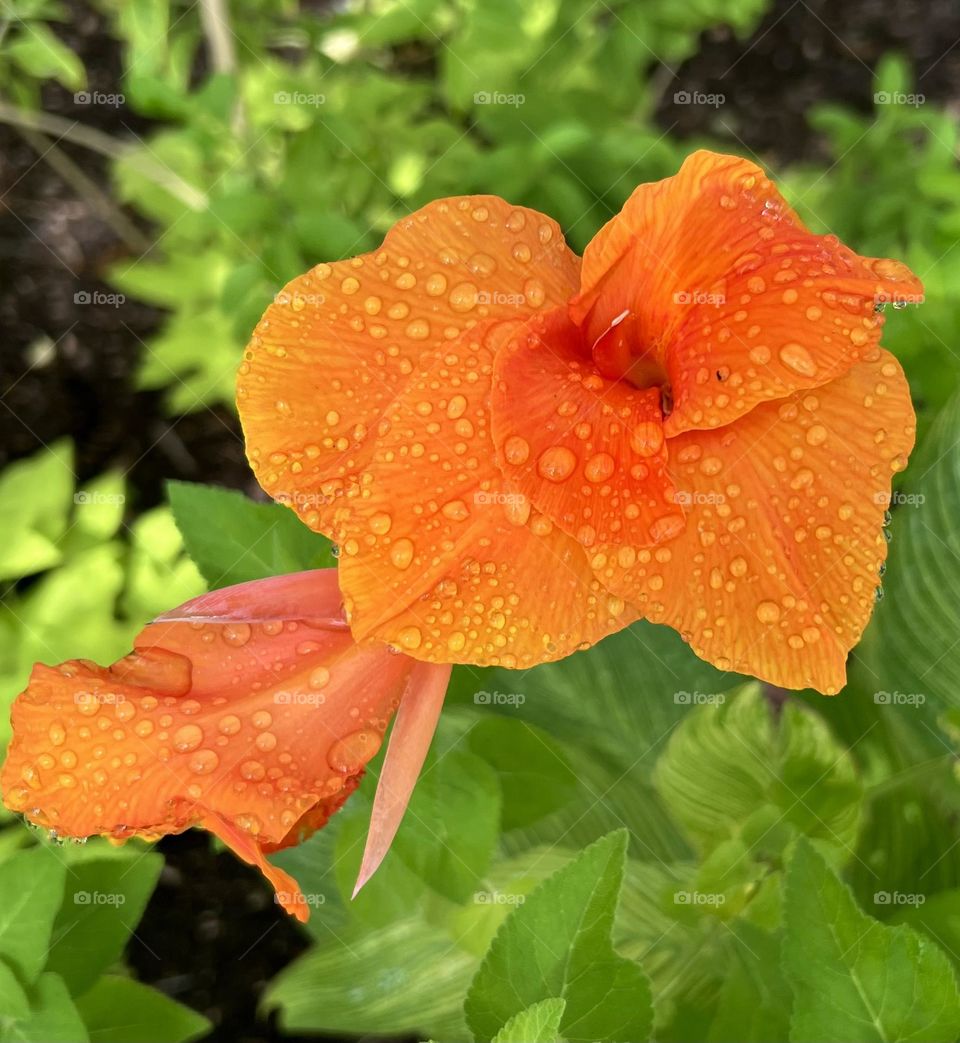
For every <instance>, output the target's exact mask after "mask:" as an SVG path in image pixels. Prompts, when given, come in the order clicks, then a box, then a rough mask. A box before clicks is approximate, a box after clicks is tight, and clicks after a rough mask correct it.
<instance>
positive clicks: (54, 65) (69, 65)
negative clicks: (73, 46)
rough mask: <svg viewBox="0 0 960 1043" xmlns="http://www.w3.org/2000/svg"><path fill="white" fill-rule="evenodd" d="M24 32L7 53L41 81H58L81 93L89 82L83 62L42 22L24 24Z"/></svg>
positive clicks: (23, 68)
mask: <svg viewBox="0 0 960 1043" xmlns="http://www.w3.org/2000/svg"><path fill="white" fill-rule="evenodd" d="M21 25H22V27H23V28H22V31H21V32H20V33H18V34H17V37H16V39H15V40H13V41H12V42H11V43H9V44H8V45H7V46H6V48H5V50H6V52H7V55H8V57H9V58H10V59H11V60H12V61H13V62H15V63H16V64H17V65H18V66H19V67H20V68H21V69H22V70H23V71H24V72H26V73H29V75H31V76H36V78H37V79H38V80H48V79H51V80H57V82H58V83H62V84H63V86H64V87H66V88H68V90H72V91H78V90H80V88H81V87H82V86H83V85H84V83H85V82H86V79H87V75H86V72H85V71H84V68H83V62H81V61H80V59H79V58H78V57H77V56H76V55H75V54H74V53H73V51H71V50H70V48H69V47H67V45H66V44H65V43H62V42H61V41H60V40H59V39H58V38H57V37H56V36H55V35H54V34H53V32H52V31H51V30H50V28H49V27H48V26H46V25H44V24H43V22H22V23H21Z"/></svg>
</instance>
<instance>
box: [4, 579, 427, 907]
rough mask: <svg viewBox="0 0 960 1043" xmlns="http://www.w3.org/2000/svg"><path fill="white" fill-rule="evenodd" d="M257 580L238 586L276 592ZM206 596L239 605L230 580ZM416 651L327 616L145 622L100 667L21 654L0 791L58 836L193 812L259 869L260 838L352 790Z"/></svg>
mask: <svg viewBox="0 0 960 1043" xmlns="http://www.w3.org/2000/svg"><path fill="white" fill-rule="evenodd" d="M311 575H312V577H313V580H314V582H313V584H312V586H313V587H314V588H315V591H316V595H317V596H316V598H314V599H310V600H308V602H307V606H306V610H307V611H309V610H311V609H312V608H313V606H314V605H316V606H319V607H320V608H324V607H328V606H329V600H330V598H332V597H333V596H334V595H333V593H332V590H333V589H335V588H331V585H330V580H329V577H328V576H326V575H324V574H323V573H316V574H311ZM284 580H285V578H281V579H280V581H279V583H278V584H277V590H279V591H281V592H282V591H284V590H286V591H287V592H288V593H289V590H290V585H289V584H285V582H284ZM272 583H273V581H271V580H265V581H260V582H259V583H257V584H244V587H248V588H249V587H254V588H258V589H259V590H260V591H261V592H264V591H265V593H263V597H264V601H265V603H266V604H269V603H270V602H271V599H272V600H273V601H274V602H275V603H277V602H278V601H282V597H283V595H282V594H278V595H276V596H274V595H272V594H271V589H270V588H271V584H272ZM297 585H299V586H300V587H301V590H302V591H303V590H306V587H307V586H309V585H310V584H305V581H304V580H303V579H300V580H298V581H297ZM210 598H211V599H213V600H218V599H219V600H220V601H230V602H232V603H233V606H234V608H235V609H236V608H237V607H238V606H239V605H240V602H239V601H238V596H237V594H236V591H230V590H226V591H218V592H216V593H215V594H213V595H210ZM198 600H199V601H201V602H202V601H203V599H198ZM337 600H339V599H337ZM195 604H196V603H195V602H192V603H188V606H184V609H185V610H186V613H185V614H189V613H190V611H192V610H191V609H190V605H195ZM257 611H258V610H257V608H256V607H255V606H253V605H251V606H250V607H249V608H248V609H247V614H248V615H251V616H256V615H257ZM300 611H301V613H303V612H304V605H303V604H301V607H300ZM417 665H418V664H415V663H414V662H413V661H412V660H410V659H407V658H406V657H405V656H398V655H393V654H391V653H390V652H389V651H388V650H387V649H386V648H385V647H383V646H374V647H366V648H360V647H358V646H357V645H356V644H355V643H354V642H353V639H352V638H351V636H350V633H349V631H348V630H346V629H345V628H343V626H342V623H341V624H340V625H337V626H333V627H331V626H330V625H327V624H326V623H324V622H321V623H317V622H313V621H308V620H304V619H287V620H283V621H281V620H268V621H266V622H255V623H249V622H242V621H231V622H226V623H210V622H202V621H199V620H194V621H191V622H187V621H181V622H158V623H154V624H151V625H150V626H148V627H146V628H145V629H144V630H143V631H141V633H140V634H139V635H138V637H137V639H136V641H135V651H134V652H133V653H132V654H131V655H129V656H127V657H125V658H124V659H121V660H119V661H118V662H117V663H115V664H113V665H112V666H111V667H107V668H104V667H99V666H97V665H95V664H93V663H90V662H86V661H83V660H73V661H70V662H67V663H64V664H62V665H60V666H59V667H48V666H43V665H38V666H36V667H35V668H34V671H33V674H32V676H31V679H30V683H29V686H28V687H27V690H26V691H25V692H24V693H23V694H22V695H21V696H20V697H19V698H18V699H17V700H16V702H15V703H14V705H13V711H12V720H13V732H14V737H13V741H12V743H11V747H10V751H9V755H8V757H7V760H6V763H5V764H4V768H3V788H4V799H5V802H6V803H7V805H8V806H9V807H11V808H12V809H14V810H17V811H22V812H23V813H24V814H25V815H26V816H27V818H29V819H30V820H31V821H32V822H35V823H37V824H39V825H42V826H45V827H47V828H50V829H54V830H56V831H57V832H58V833H59V834H61V835H65V836H90V835H94V834H107V835H110V836H113V837H115V838H118V839H126V838H128V837H130V836H134V835H140V836H145V837H150V838H154V837H157V836H160V835H162V834H165V833H174V832H179V831H181V830H183V829H186V828H188V827H190V826H202V827H204V828H207V829H210V830H211V831H213V832H215V833H217V835H218V836H221V837H222V838H223V839H224V840H226V841H227V842H228V843H230V844H231V846H232V847H234V848H235V849H236V850H237V852H238V854H240V855H241V857H243V858H246V859H247V860H248V861H253V862H255V863H256V864H258V865H260V866H261V868H263V854H264V852H266V851H269V850H273V849H275V848H277V847H281V846H285V845H286V844H288V843H291V842H296V840H298V839H301V838H302V836H303V835H304V834H305V833H309V832H311V831H312V830H313V829H316V828H319V827H320V826H321V825H323V823H324V822H325V821H326V819H327V818H328V817H329V816H330V814H332V813H333V812H334V811H335V810H336V809H337V808H338V807H339V806H340V804H341V803H342V802H343V800H344V799H345V797H346V796H347V794H349V793H350V792H351V791H352V789H353V788H354V787H355V785H356V783H357V781H358V780H359V778H360V776H361V775H362V773H363V770H364V766H365V765H366V763H367V761H369V759H370V758H371V757H372V756H373V755H374V754H375V753H376V752H377V750H378V748H379V746H380V743H381V741H382V737H383V734H384V732H385V730H386V727H387V724H388V722H389V719H390V717H391V715H392V713H393V711H394V710H395V709H396V707H397V705H398V703H399V700H400V698H401V696H402V695H403V694H404V693H405V692H406V691H407V690H408V688H409V684H410V679H411V672H412V671H413V669H414V668H415V667H417ZM238 838H242V841H243V842H242V843H240V840H239V839H238ZM265 871H266V870H265ZM268 875H270V878H271V880H274V881H277V880H280V881H282V882H283V883H284V885H285V890H289V888H287V886H286V885H288V884H289V880H288V879H287V878H285V877H284V876H283V874H279V873H278V872H276V871H272V874H271V873H268ZM291 893H292V892H291ZM283 897H284V896H283V895H281V898H283ZM289 907H290V908H291V911H294V912H297V913H298V914H300V913H303V912H304V911H305V910H304V908H303V907H302V904H301V905H299V906H298V904H297V900H296V898H295V897H294V898H291V899H290V902H289Z"/></svg>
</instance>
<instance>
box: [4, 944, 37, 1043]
mask: <svg viewBox="0 0 960 1043" xmlns="http://www.w3.org/2000/svg"><path fill="white" fill-rule="evenodd" d="M0 1011H2V1012H3V1014H4V1015H6V1017H8V1018H14V1019H16V1018H26V1017H27V1016H28V1015H29V1014H30V1000H29V999H28V998H27V994H26V993H25V992H24V991H23V986H22V985H21V984H20V982H19V981H17V976H16V975H15V974H14V973H13V971H12V970H11V969H10V968H9V967H8V966H7V964H6V963H4V961H3V960H0ZM2 1024H3V1021H2V1017H0V1025H2ZM0 1038H2V1037H0Z"/></svg>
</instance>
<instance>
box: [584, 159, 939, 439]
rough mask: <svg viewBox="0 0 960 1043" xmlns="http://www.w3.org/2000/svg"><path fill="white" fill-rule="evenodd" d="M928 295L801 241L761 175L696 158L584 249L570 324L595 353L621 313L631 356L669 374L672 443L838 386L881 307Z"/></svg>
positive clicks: (868, 343) (872, 266)
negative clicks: (761, 407)
mask: <svg viewBox="0 0 960 1043" xmlns="http://www.w3.org/2000/svg"><path fill="white" fill-rule="evenodd" d="M922 292H923V288H922V286H921V284H920V282H919V280H918V279H917V278H916V277H915V276H914V275H913V274H912V273H911V272H910V271H909V269H908V268H906V266H905V265H903V264H900V263H899V262H896V261H891V260H886V259H874V258H863V257H859V256H858V255H857V254H855V253H854V252H853V251H852V250H850V249H848V248H847V247H845V246H844V245H843V244H841V243H840V242H839V241H838V240H837V238H836V237H835V236H815V235H812V234H811V233H810V232H808V231H807V230H806V229H805V228H804V227H803V225H802V223H801V222H800V221H799V219H798V218H797V216H796V215H795V214H794V213H793V211H792V210H790V208H789V207H788V206H787V204H786V203H785V202H784V200H783V198H782V197H781V196H780V194H779V192H778V191H777V190H776V188H775V187H774V185H773V184H772V182H771V181H770V180H769V179H768V178H767V177H766V175H765V174H764V173H763V171H762V170H761V169H760V168H759V167H757V166H756V165H755V164H753V163H750V162H748V161H747V160H742V159H738V158H736V157H733V156H722V155H716V154H714V153H710V152H697V153H694V154H693V155H692V156H690V157H689V158H688V159H687V161H686V162H685V163H684V164H683V167H682V168H681V170H680V171H679V173H678V174H677V175H676V176H674V177H671V178H667V179H665V180H663V181H659V182H656V183H654V184H648V185H641V186H640V187H639V188H637V189H636V191H635V192H634V193H633V195H632V196H631V197H630V199H629V200H628V201H627V204H626V205H625V206H624V208H623V211H622V212H621V213H620V214H619V215H617V217H615V218H614V219H613V220H612V221H610V222H609V223H608V224H607V225H606V226H605V227H604V229H602V230H601V232H600V233H599V235H598V236H597V237H596V238H595V239H594V240H593V242H591V243H590V245H589V246H588V247H587V250H586V252H585V255H584V263H583V278H582V292H581V294H580V296H579V297H578V298H577V299H575V300H574V302H573V303H572V305H571V314H572V316H573V317H574V318H575V320H576V321H577V322H579V323H582V324H583V325H584V328H585V331H586V333H587V339H588V340H589V341H590V343H593V341H594V340H597V338H599V337H600V335H601V333H602V332H603V331H604V330H606V329H607V327H608V326H609V324H610V322H611V321H612V320H613V319H614V318H615V317H616V316H618V315H620V314H621V313H622V312H623V311H624V310H627V311H628V312H629V320H628V322H627V323H625V324H624V331H625V332H628V334H629V339H630V347H631V351H632V353H633V355H634V356H642V357H644V358H648V359H650V360H651V361H653V362H656V363H657V364H659V365H660V366H661V367H662V368H663V369H664V370H666V372H667V373H668V375H669V383H670V387H671V391H672V397H673V405H674V408H673V412H672V414H671V415H670V416H669V417H668V419H667V421H666V425H665V426H666V431H667V434H668V435H674V434H679V433H680V432H682V431H686V430H690V429H694V428H714V427H719V426H721V425H723V424H727V423H730V422H731V421H733V420H735V419H736V418H737V417H740V416H742V415H743V414H744V413H746V412H748V411H749V410H750V409H752V408H753V407H754V406H755V405H757V404H758V403H761V402H764V401H768V400H770V399H777V398H782V397H784V396H786V395H787V394H790V393H791V392H793V391H796V390H799V389H803V388H813V387H818V386H820V385H822V384H825V383H827V382H829V381H831V380H833V379H835V378H836V377H838V376H840V375H841V374H843V373H845V372H846V371H847V370H848V369H849V368H850V367H851V366H852V365H853V364H854V363H855V362H856V361H857V360H859V359H863V358H866V357H868V356H869V354H870V352H871V351H872V349H873V348H874V347H875V346H876V345H877V344H878V342H879V338H880V331H881V328H882V325H883V316H882V315H880V314H875V305H876V303H877V302H878V301H890V300H898V299H904V300H908V301H909V300H920V299H921V298H922ZM615 362H616V363H617V364H618V365H619V368H620V369H622V368H623V363H622V361H620V360H615ZM610 375H617V376H619V375H621V374H620V373H619V372H612V373H611V374H610Z"/></svg>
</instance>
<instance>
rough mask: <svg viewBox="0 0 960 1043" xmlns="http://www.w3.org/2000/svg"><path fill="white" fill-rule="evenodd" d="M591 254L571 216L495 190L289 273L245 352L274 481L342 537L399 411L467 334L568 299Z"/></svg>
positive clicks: (245, 376) (255, 419)
mask: <svg viewBox="0 0 960 1043" xmlns="http://www.w3.org/2000/svg"><path fill="white" fill-rule="evenodd" d="M579 264H580V261H579V258H578V257H576V255H575V254H573V253H572V252H571V251H570V250H569V249H568V248H567V246H566V244H565V243H564V240H563V235H562V233H561V231H560V228H559V226H558V225H557V224H556V223H555V222H554V221H551V220H550V219H549V218H547V217H544V216H543V215H542V214H538V213H537V212H536V211H534V210H527V209H525V208H523V207H514V206H511V205H510V204H509V203H507V202H505V201H504V200H502V199H499V198H498V197H496V196H465V197H458V198H452V199H441V200H437V201H436V202H433V203H430V204H429V205H428V206H425V207H424V208H423V209H422V210H418V211H417V212H416V213H415V214H412V215H411V216H410V217H408V218H405V219H404V220H402V221H400V222H398V223H397V224H396V225H395V226H394V227H393V228H392V229H391V230H390V232H389V233H388V235H387V236H386V238H385V239H384V242H383V246H382V247H381V248H380V249H379V250H376V251H374V252H373V253H370V254H365V255H363V256H361V257H355V258H353V259H352V260H348V261H338V262H336V263H334V264H321V265H319V266H317V267H316V268H314V269H313V270H312V271H309V272H307V273H306V274H304V275H301V276H300V277H298V278H297V279H294V280H293V282H291V283H289V284H288V285H287V286H286V287H285V289H284V290H283V291H282V292H281V293H280V294H278V295H277V298H276V300H275V301H274V303H273V304H272V305H271V306H270V307H269V308H268V309H267V310H266V312H265V313H264V316H263V318H262V319H261V321H260V323H259V325H258V326H257V328H256V330H255V331H254V334H253V338H252V339H251V342H250V344H249V346H248V347H247V351H246V353H245V356H244V359H245V361H244V362H243V363H242V365H241V367H240V374H239V377H238V381H237V405H238V408H239V411H240V418H241V421H242V423H243V428H244V432H245V435H246V443H247V455H248V457H249V459H250V464H251V466H252V467H253V470H254V472H255V473H256V475H257V479H258V480H259V482H260V484H261V485H262V486H263V488H264V489H265V490H266V491H267V492H268V493H269V494H270V495H271V496H273V497H274V498H275V499H277V500H280V501H281V502H285V503H288V504H289V505H290V506H291V507H293V508H294V509H295V510H296V511H297V513H298V514H299V515H300V517H301V518H302V519H303V520H304V521H305V522H306V523H307V525H309V526H310V527H311V528H314V529H317V530H319V531H321V532H325V533H327V534H328V535H331V536H333V537H334V538H337V536H336V531H335V530H336V524H335V518H336V514H337V509H338V507H339V503H340V498H341V497H342V496H343V494H344V493H345V492H355V491H357V490H358V482H359V477H358V476H359V473H360V472H361V470H362V469H363V468H364V467H365V466H366V465H367V464H368V463H369V461H370V459H371V456H372V455H373V452H374V449H375V446H376V444H377V439H378V437H379V427H380V425H381V423H382V421H383V418H384V416H385V414H386V413H387V411H388V410H389V409H390V408H391V406H392V404H393V403H394V401H395V400H396V398H397V396H398V395H400V394H401V393H402V392H403V390H404V388H405V387H406V386H407V385H408V384H409V383H410V381H411V379H413V377H414V376H415V375H417V374H420V373H422V372H423V369H424V368H425V367H426V366H429V365H431V364H433V362H434V361H435V360H436V359H437V357H438V354H442V353H443V351H444V350H445V348H446V345H447V344H449V343H450V342H451V341H452V340H454V339H455V338H456V337H457V336H458V335H459V334H460V333H462V332H463V331H464V330H466V329H468V328H469V327H470V326H473V325H475V324H476V323H477V322H478V321H482V320H483V319H487V318H501V319H507V318H510V319H513V318H516V317H517V316H526V315H530V314H533V313H535V312H536V311H537V310H538V309H539V308H541V307H549V306H551V305H553V304H559V303H561V302H563V301H565V300H566V299H567V298H568V297H569V296H570V295H571V294H572V293H573V292H575V290H576V287H577V280H578V273H579Z"/></svg>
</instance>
